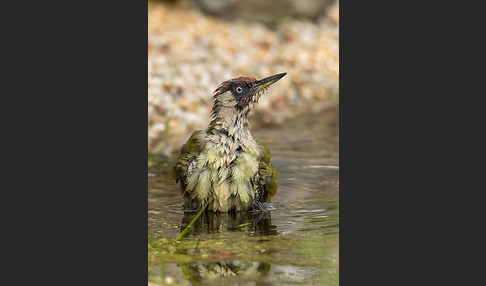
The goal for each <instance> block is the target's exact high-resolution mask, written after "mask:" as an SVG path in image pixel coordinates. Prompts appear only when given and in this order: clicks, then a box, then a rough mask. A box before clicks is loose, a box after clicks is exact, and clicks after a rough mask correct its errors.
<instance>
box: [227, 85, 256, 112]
mask: <svg viewBox="0 0 486 286" xmlns="http://www.w3.org/2000/svg"><path fill="white" fill-rule="evenodd" d="M230 89H231V93H232V94H233V96H234V97H235V99H236V102H237V104H236V107H238V108H243V107H245V106H246V105H248V103H249V102H250V100H251V98H252V94H253V91H252V84H251V83H250V82H239V83H233V84H232V85H231V87H230Z"/></svg>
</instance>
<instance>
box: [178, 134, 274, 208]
mask: <svg viewBox="0 0 486 286" xmlns="http://www.w3.org/2000/svg"><path fill="white" fill-rule="evenodd" d="M206 138H207V135H206V133H204V132H203V131H202V130H198V131H195V132H194V133H193V134H192V136H191V137H190V138H189V139H188V141H187V142H186V143H185V144H184V145H183V146H182V148H181V155H180V157H179V159H178V160H177V161H176V163H175V165H174V166H173V167H172V168H171V176H172V178H173V179H175V180H176V182H179V184H180V190H181V194H182V196H183V197H184V199H185V203H184V208H186V209H199V208H201V206H202V205H204V203H205V202H206V201H207V200H208V199H209V197H210V196H213V197H214V201H213V203H212V204H210V205H209V210H213V211H221V212H227V211H233V210H235V211H243V210H253V209H255V210H262V209H265V208H267V207H268V203H270V201H271V198H272V197H273V196H274V195H275V194H276V192H277V189H278V185H277V183H276V182H275V180H274V179H278V172H277V171H276V170H275V168H274V167H273V165H272V164H271V163H270V157H271V155H270V150H269V149H268V147H267V145H266V144H265V143H263V142H261V141H260V140H255V142H256V146H257V151H258V152H252V151H250V150H249V149H248V150H246V152H244V151H243V150H244V148H241V150H240V151H238V152H236V153H235V156H234V159H233V160H231V161H230V162H229V164H228V165H224V164H225V163H224V162H223V163H222V164H221V163H220V162H214V160H213V159H212V158H211V156H212V155H208V154H221V155H223V156H224V155H227V154H225V152H224V151H223V152H218V151H217V148H218V146H217V145H214V144H213V146H212V150H208V149H206V148H207V147H208V146H210V145H212V144H206ZM219 147H221V146H219ZM215 157H216V158H218V157H217V156H215Z"/></svg>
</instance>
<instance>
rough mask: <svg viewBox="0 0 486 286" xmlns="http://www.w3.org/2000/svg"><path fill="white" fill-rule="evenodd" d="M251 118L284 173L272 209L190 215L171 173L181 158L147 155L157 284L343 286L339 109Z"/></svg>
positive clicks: (152, 270) (152, 269)
mask: <svg viewBox="0 0 486 286" xmlns="http://www.w3.org/2000/svg"><path fill="white" fill-rule="evenodd" d="M250 122H251V123H252V126H251V130H252V135H253V137H254V138H258V139H261V140H262V141H264V142H265V143H266V144H267V145H268V147H269V148H270V150H271V154H272V158H271V162H272V163H273V165H274V166H275V168H276V169H277V171H278V172H279V174H280V178H279V179H278V180H277V183H278V184H279V189H278V192H277V194H276V195H275V196H274V197H273V198H272V206H273V207H274V208H275V209H274V210H273V211H269V212H254V213H242V214H236V215H232V214H226V213H221V214H203V216H201V217H200V218H199V220H198V221H197V222H196V223H195V224H194V228H193V231H192V232H190V234H189V235H187V236H185V237H184V238H182V239H181V240H180V241H178V242H174V241H173V239H174V238H175V237H177V236H178V235H179V234H180V232H181V229H182V228H183V227H184V226H186V225H187V224H188V223H189V222H190V221H191V219H192V218H193V217H194V216H195V215H196V213H186V214H184V213H183V212H182V211H181V209H180V205H181V200H182V198H181V195H180V190H179V186H178V185H177V184H175V182H173V181H172V180H170V179H169V178H168V169H169V167H170V166H171V164H172V163H173V162H174V161H175V158H170V159H168V160H164V159H160V158H159V157H157V156H153V157H149V174H148V182H149V193H148V195H149V202H148V208H149V209H148V231H149V263H148V275H149V281H150V283H152V284H154V285H338V284H339V278H338V276H339V238H338V236H339V141H338V138H339V128H338V111H337V108H333V109H327V110H325V111H323V112H321V113H320V114H314V115H309V116H303V117H299V118H297V119H294V120H292V121H289V122H287V123H285V124H283V125H281V126H264V125H258V124H255V123H253V122H252V121H251V120H250Z"/></svg>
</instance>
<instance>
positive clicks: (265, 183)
mask: <svg viewBox="0 0 486 286" xmlns="http://www.w3.org/2000/svg"><path fill="white" fill-rule="evenodd" d="M256 142H257V143H258V145H259V146H260V149H261V154H260V163H259V169H258V174H259V175H260V179H259V184H260V187H261V189H262V190H263V193H262V195H261V197H260V201H262V202H270V201H271V199H272V197H273V196H274V195H275V194H276V193H277V189H278V185H277V183H276V182H275V180H274V179H278V172H277V170H275V168H274V167H273V165H272V163H270V156H271V155H270V149H268V147H267V145H266V144H265V143H263V142H262V141H260V140H258V139H257V140H256Z"/></svg>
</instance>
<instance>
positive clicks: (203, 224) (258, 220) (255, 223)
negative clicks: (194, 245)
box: [181, 211, 277, 235]
mask: <svg viewBox="0 0 486 286" xmlns="http://www.w3.org/2000/svg"><path fill="white" fill-rule="evenodd" d="M196 214H197V213H196V212H185V213H184V217H183V218H182V230H183V229H185V228H186V226H187V225H188V224H189V222H191V220H193V219H194V218H195V217H196ZM192 228H193V229H192V230H191V232H190V234H193V235H194V234H202V233H207V234H209V233H220V232H225V231H241V232H246V233H248V234H251V235H277V229H276V226H274V225H272V220H271V214H270V212H269V211H265V212H230V213H213V212H205V213H203V214H202V215H201V217H200V218H199V219H198V220H197V221H196V222H195V223H194V224H193V225H192ZM182 230H181V231H182Z"/></svg>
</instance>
